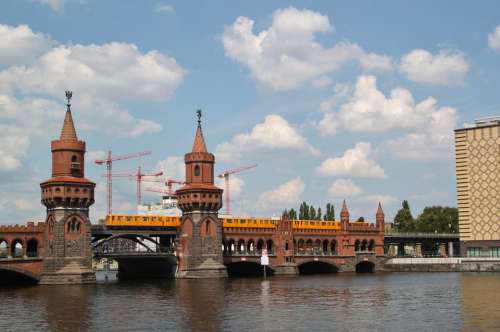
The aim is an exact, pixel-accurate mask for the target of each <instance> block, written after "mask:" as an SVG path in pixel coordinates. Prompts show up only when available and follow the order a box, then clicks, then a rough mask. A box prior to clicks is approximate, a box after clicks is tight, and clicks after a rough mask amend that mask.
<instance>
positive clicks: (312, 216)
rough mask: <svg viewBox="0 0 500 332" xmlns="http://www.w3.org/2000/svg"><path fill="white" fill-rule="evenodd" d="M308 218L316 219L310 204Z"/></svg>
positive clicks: (314, 210) (314, 211)
mask: <svg viewBox="0 0 500 332" xmlns="http://www.w3.org/2000/svg"><path fill="white" fill-rule="evenodd" d="M309 220H316V209H315V208H314V206H312V205H311V206H310V207H309Z"/></svg>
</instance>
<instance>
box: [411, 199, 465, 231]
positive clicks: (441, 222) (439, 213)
mask: <svg viewBox="0 0 500 332" xmlns="http://www.w3.org/2000/svg"><path fill="white" fill-rule="evenodd" d="M416 230H417V231H418V232H422V233H435V232H437V233H458V209H457V208H453V207H442V206H432V207H429V206H427V207H425V208H424V210H423V211H422V213H421V214H420V215H419V216H418V218H417V221H416Z"/></svg>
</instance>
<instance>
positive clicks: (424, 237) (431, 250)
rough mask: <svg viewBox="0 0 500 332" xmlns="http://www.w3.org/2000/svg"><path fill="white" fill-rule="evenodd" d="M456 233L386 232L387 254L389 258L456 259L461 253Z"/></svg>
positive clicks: (458, 237)
mask: <svg viewBox="0 0 500 332" xmlns="http://www.w3.org/2000/svg"><path fill="white" fill-rule="evenodd" d="M459 241H460V236H459V234H456V233H448V234H443V233H401V232H394V231H389V232H387V231H386V232H385V238H384V243H385V253H386V254H387V256H389V257H454V256H457V255H458V254H459V253H460V242H459Z"/></svg>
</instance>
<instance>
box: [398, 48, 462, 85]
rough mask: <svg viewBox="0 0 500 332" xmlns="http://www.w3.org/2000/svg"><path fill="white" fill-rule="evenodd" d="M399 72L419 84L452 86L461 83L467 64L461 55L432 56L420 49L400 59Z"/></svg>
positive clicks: (454, 52)
mask: <svg viewBox="0 0 500 332" xmlns="http://www.w3.org/2000/svg"><path fill="white" fill-rule="evenodd" d="M399 68H400V70H401V71H402V72H403V73H404V74H405V75H406V77H407V78H408V79H409V80H412V81H415V82H419V83H429V84H440V85H453V84H460V83H463V81H464V79H465V75H466V74H467V72H468V71H469V64H468V63H467V61H466V60H465V56H464V54H463V53H461V52H458V51H440V52H439V53H438V54H436V55H433V54H431V53H430V52H428V51H426V50H422V49H416V50H413V51H411V52H409V53H407V54H405V55H404V56H403V57H402V58H401V64H400V67H399Z"/></svg>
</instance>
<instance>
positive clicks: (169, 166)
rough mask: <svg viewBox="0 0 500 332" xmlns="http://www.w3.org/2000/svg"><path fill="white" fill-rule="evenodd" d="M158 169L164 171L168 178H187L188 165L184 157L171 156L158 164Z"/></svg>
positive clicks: (182, 179)
mask: <svg viewBox="0 0 500 332" xmlns="http://www.w3.org/2000/svg"><path fill="white" fill-rule="evenodd" d="M156 169H157V170H158V171H162V172H163V176H164V177H165V178H168V179H173V180H177V181H184V180H185V179H186V167H185V164H184V158H182V157H178V156H169V157H167V158H166V159H164V160H161V161H159V162H158V163H157V164H156Z"/></svg>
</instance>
